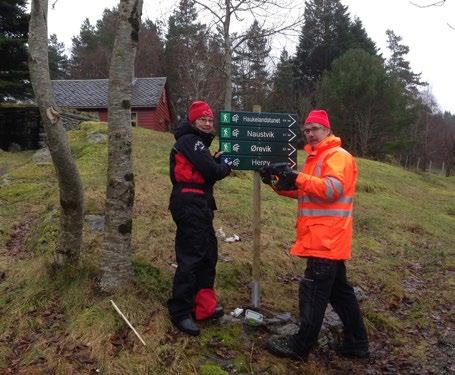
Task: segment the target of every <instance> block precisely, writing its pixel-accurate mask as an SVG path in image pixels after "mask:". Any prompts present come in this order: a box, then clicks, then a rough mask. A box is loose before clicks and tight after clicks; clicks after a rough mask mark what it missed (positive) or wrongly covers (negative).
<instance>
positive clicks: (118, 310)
mask: <svg viewBox="0 0 455 375" xmlns="http://www.w3.org/2000/svg"><path fill="white" fill-rule="evenodd" d="M110 301H111V303H112V306H114V309H115V311H117V312H118V313H119V314H120V316H121V317H122V318H123V320H124V321H125V322H126V324H128V326H129V327H130V328H131V329H132V330H133V332H134V333H135V334H136V336H137V337H138V338H139V340H141V342H142V343H143V344H144V346H146V344H145V341H144V340H142V337H141V335H139V333H138V332H137V331H136V330H135V329H134V327H133V326H132V325H131V323H130V322H129V321H128V319H126V316H125V315H123V313H122V312H121V311H120V309H119V308H118V307H117V305H116V304H115V303H114V301H112V300H110Z"/></svg>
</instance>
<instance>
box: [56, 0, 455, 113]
mask: <svg viewBox="0 0 455 375" xmlns="http://www.w3.org/2000/svg"><path fill="white" fill-rule="evenodd" d="M53 1H54V0H50V3H52V2H53ZM302 1H303V0H302ZM341 1H342V3H343V4H344V5H346V6H348V9H349V12H350V13H351V16H357V17H359V18H360V19H361V20H362V23H363V25H364V27H365V29H366V31H367V33H368V35H369V36H370V38H372V39H373V41H375V42H376V45H377V46H378V47H379V48H380V50H381V52H383V54H384V55H385V56H387V50H386V39H387V38H386V34H385V31H386V30H387V29H389V28H390V29H392V30H393V31H394V32H395V33H396V34H397V35H399V36H401V37H402V38H403V41H402V42H403V43H404V44H406V45H408V46H409V48H410V52H409V54H408V60H409V61H410V62H411V67H412V69H413V70H414V72H416V73H419V72H421V73H422V78H423V80H424V81H426V82H428V83H429V84H430V87H431V91H432V92H433V95H434V97H435V98H436V100H437V102H438V104H439V106H440V108H441V109H442V110H448V111H451V112H452V113H455V98H454V96H453V95H452V91H453V90H454V88H455V74H454V72H453V69H454V66H455V64H454V59H455V56H454V47H453V46H454V44H455V43H454V42H455V30H453V29H451V28H450V27H449V26H447V23H450V24H451V25H452V26H455V0H447V1H446V4H445V5H444V6H442V7H432V8H426V9H419V8H417V7H415V6H413V5H412V4H411V3H410V1H409V0H341ZM435 1H436V0H415V1H414V2H415V3H419V4H429V3H433V2H435ZM118 2H119V1H118V0H58V2H57V4H56V6H55V9H52V8H50V9H49V33H50V34H51V33H55V34H57V37H58V39H59V41H61V42H64V43H65V46H66V47H67V48H69V47H70V46H71V37H72V36H75V35H78V34H79V30H80V26H81V24H82V22H83V20H84V19H85V18H86V17H88V18H89V19H90V22H91V23H92V24H94V23H95V22H96V21H97V20H98V19H100V18H101V15H102V12H103V10H104V9H105V8H112V7H113V6H115V5H117V4H118ZM177 4H178V0H144V9H143V16H144V17H147V18H149V19H151V20H156V19H162V20H166V21H167V19H168V17H169V15H170V14H171V12H172V9H173V8H174V7H175V6H177ZM283 43H285V44H286V48H287V49H288V51H289V52H290V53H292V54H293V53H294V52H295V43H296V40H295V41H292V40H289V39H288V40H287V41H285V42H283V41H280V42H279V43H278V44H280V45H279V47H278V48H279V49H281V48H282V47H283ZM276 44H277V43H274V44H273V45H276ZM277 54H279V51H278V52H277Z"/></svg>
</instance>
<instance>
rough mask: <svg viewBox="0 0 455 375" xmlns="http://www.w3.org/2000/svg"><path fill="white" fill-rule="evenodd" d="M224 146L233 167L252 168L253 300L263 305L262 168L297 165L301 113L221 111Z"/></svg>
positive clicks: (255, 108) (255, 304)
mask: <svg viewBox="0 0 455 375" xmlns="http://www.w3.org/2000/svg"><path fill="white" fill-rule="evenodd" d="M219 116H220V117H219V120H220V127H219V136H220V150H221V151H223V152H224V154H223V158H228V160H229V161H231V162H232V168H233V169H238V170H252V171H254V172H253V173H254V175H253V207H252V211H253V218H252V224H253V264H252V278H253V280H252V284H251V304H252V306H253V307H259V305H260V299H261V298H260V297H261V285H260V274H261V269H260V263H261V258H260V254H261V177H260V175H259V172H258V170H259V169H261V168H262V167H265V166H268V165H270V164H273V163H280V162H281V163H282V162H287V163H288V164H289V166H290V167H291V168H294V167H295V166H296V165H297V128H298V124H297V115H295V114H290V113H263V112H261V107H260V106H254V107H253V112H234V111H220V115H219Z"/></svg>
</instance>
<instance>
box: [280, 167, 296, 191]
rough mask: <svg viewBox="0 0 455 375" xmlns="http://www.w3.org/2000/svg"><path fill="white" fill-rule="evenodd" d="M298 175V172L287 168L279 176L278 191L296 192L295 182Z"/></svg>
mask: <svg viewBox="0 0 455 375" xmlns="http://www.w3.org/2000/svg"><path fill="white" fill-rule="evenodd" d="M298 175H299V173H298V172H297V171H295V170H293V169H292V168H291V167H289V166H287V168H286V169H285V170H284V171H282V172H281V173H280V174H279V175H278V182H277V183H276V185H275V186H276V188H277V189H278V190H296V189H297V186H296V185H295V180H296V179H297V176H298Z"/></svg>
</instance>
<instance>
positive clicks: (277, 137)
mask: <svg viewBox="0 0 455 375" xmlns="http://www.w3.org/2000/svg"><path fill="white" fill-rule="evenodd" d="M220 138H221V139H223V140H224V139H231V140H241V141H249V140H254V141H269V142H292V141H294V142H295V141H296V140H297V130H296V129H295V128H268V127H267V128H259V127H253V128H250V127H247V126H231V127H228V126H222V127H221V129H220Z"/></svg>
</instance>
